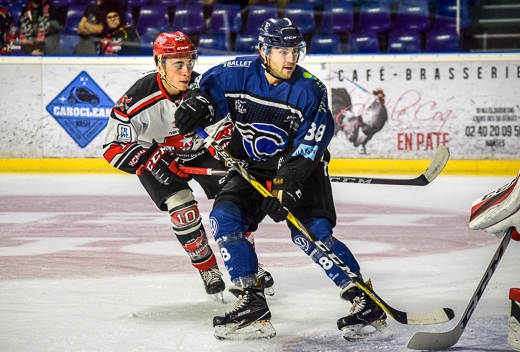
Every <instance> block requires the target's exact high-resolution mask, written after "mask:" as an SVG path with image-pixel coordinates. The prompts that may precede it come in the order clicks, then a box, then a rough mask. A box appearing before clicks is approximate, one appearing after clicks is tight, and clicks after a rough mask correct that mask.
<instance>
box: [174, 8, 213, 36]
mask: <svg viewBox="0 0 520 352" xmlns="http://www.w3.org/2000/svg"><path fill="white" fill-rule="evenodd" d="M172 29H173V30H174V31H181V32H183V33H184V34H191V33H202V32H204V30H205V29H206V21H205V19H204V8H203V6H202V5H201V4H189V5H179V6H177V7H176V8H175V16H174V17H173V25H172Z"/></svg>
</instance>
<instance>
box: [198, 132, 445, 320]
mask: <svg viewBox="0 0 520 352" xmlns="http://www.w3.org/2000/svg"><path fill="white" fill-rule="evenodd" d="M195 132H196V133H197V134H198V135H199V136H200V137H202V138H203V139H204V144H205V146H206V148H209V147H213V149H214V150H215V152H216V153H217V154H218V156H219V157H220V158H221V161H223V162H224V163H225V166H227V167H230V168H232V169H233V170H235V171H237V172H238V173H239V174H240V175H241V176H242V177H243V178H244V179H245V180H247V181H248V182H249V183H250V184H251V186H253V187H254V188H255V189H256V190H257V191H258V192H259V193H260V194H261V195H262V196H264V197H272V194H271V193H270V192H269V191H268V190H267V189H266V188H265V187H264V186H263V185H262V184H261V183H260V182H258V181H257V180H255V179H254V178H253V177H252V176H251V175H249V172H248V171H247V170H246V169H245V168H244V167H243V166H242V165H240V163H239V162H238V161H237V160H236V159H235V158H233V156H232V155H231V154H229V152H228V151H226V150H225V149H224V148H222V146H221V145H220V144H219V143H218V142H217V141H216V140H215V139H213V137H211V136H209V135H208V134H207V133H206V131H204V130H203V129H202V128H200V127H197V128H196V129H195ZM287 221H289V222H290V223H291V224H292V225H293V226H294V227H296V228H297V229H298V230H299V231H300V232H301V233H302V234H304V235H305V236H307V238H308V239H309V240H310V241H311V242H313V243H314V244H315V245H316V246H317V247H318V248H319V249H320V250H321V251H322V252H323V253H324V254H325V255H326V256H327V257H328V258H329V259H330V260H332V262H333V263H334V264H336V265H337V266H338V267H339V268H340V269H341V270H343V272H344V273H345V274H346V275H347V276H348V277H349V278H350V279H351V280H352V282H354V283H355V284H356V285H357V286H358V287H359V288H360V289H361V290H363V292H365V293H366V294H367V295H368V296H369V297H370V298H371V299H372V300H373V301H374V302H376V303H377V304H378V305H379V306H380V307H381V308H382V309H383V310H384V311H385V312H386V313H387V314H388V315H390V316H391V317H392V318H394V319H395V320H396V321H398V322H399V323H402V324H410V325H417V324H419V325H425V324H437V323H444V322H446V321H449V320H451V319H453V317H454V316H455V314H454V313H453V310H452V309H450V308H441V309H435V310H433V311H429V312H424V313H408V312H403V311H400V310H397V309H395V308H393V307H391V306H389V305H388V304H387V303H386V302H385V301H383V300H382V299H381V298H380V297H379V296H378V295H377V294H376V293H375V292H374V291H372V289H370V287H369V286H367V284H366V283H365V282H364V281H363V280H361V279H360V278H359V277H358V276H357V275H356V274H355V273H354V272H352V271H351V270H350V268H349V267H348V266H347V265H346V264H345V263H343V261H342V260H341V259H340V258H338V257H337V256H336V255H335V254H334V253H333V252H332V251H331V250H330V249H329V248H328V247H327V246H326V245H325V244H324V243H323V242H321V241H320V239H319V238H317V237H316V236H315V235H314V234H313V233H312V232H310V231H309V230H308V229H307V228H306V227H305V226H304V225H303V224H302V223H301V222H300V221H299V220H298V219H297V218H296V217H295V216H294V215H293V214H292V213H291V212H289V213H288V214H287Z"/></svg>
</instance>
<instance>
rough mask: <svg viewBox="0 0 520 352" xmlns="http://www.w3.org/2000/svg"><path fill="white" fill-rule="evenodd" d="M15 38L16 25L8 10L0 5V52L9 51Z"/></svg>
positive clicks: (7, 52)
mask: <svg viewBox="0 0 520 352" xmlns="http://www.w3.org/2000/svg"><path fill="white" fill-rule="evenodd" d="M15 39H16V27H15V26H14V20H13V17H12V16H11V14H10V13H9V11H8V10H7V9H6V8H5V7H3V6H1V5H0V54H1V55H8V54H10V53H11V50H12V48H13V44H14V41H15Z"/></svg>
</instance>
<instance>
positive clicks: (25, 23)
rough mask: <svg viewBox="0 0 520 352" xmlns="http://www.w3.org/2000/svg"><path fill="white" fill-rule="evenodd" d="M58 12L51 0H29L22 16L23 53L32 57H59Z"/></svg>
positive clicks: (20, 37) (20, 38)
mask: <svg viewBox="0 0 520 352" xmlns="http://www.w3.org/2000/svg"><path fill="white" fill-rule="evenodd" d="M58 18H59V15H58V10H57V9H56V7H54V6H53V5H51V3H50V1H49V0H29V2H27V3H26V4H25V5H24V7H23V8H22V13H21V15H20V24H19V27H20V33H19V35H18V39H19V40H20V45H21V48H22V51H23V52H24V53H26V54H31V55H44V54H45V55H59V53H60V33H59V32H60V31H61V29H62V26H61V24H60V22H59V20H58Z"/></svg>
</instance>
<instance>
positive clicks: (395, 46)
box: [386, 30, 421, 53]
mask: <svg viewBox="0 0 520 352" xmlns="http://www.w3.org/2000/svg"><path fill="white" fill-rule="evenodd" d="M386 51H387V52H389V53H419V52H421V37H420V35H419V32H417V31H403V30H394V31H393V32H392V33H390V37H389V39H388V48H387V50H386Z"/></svg>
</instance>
